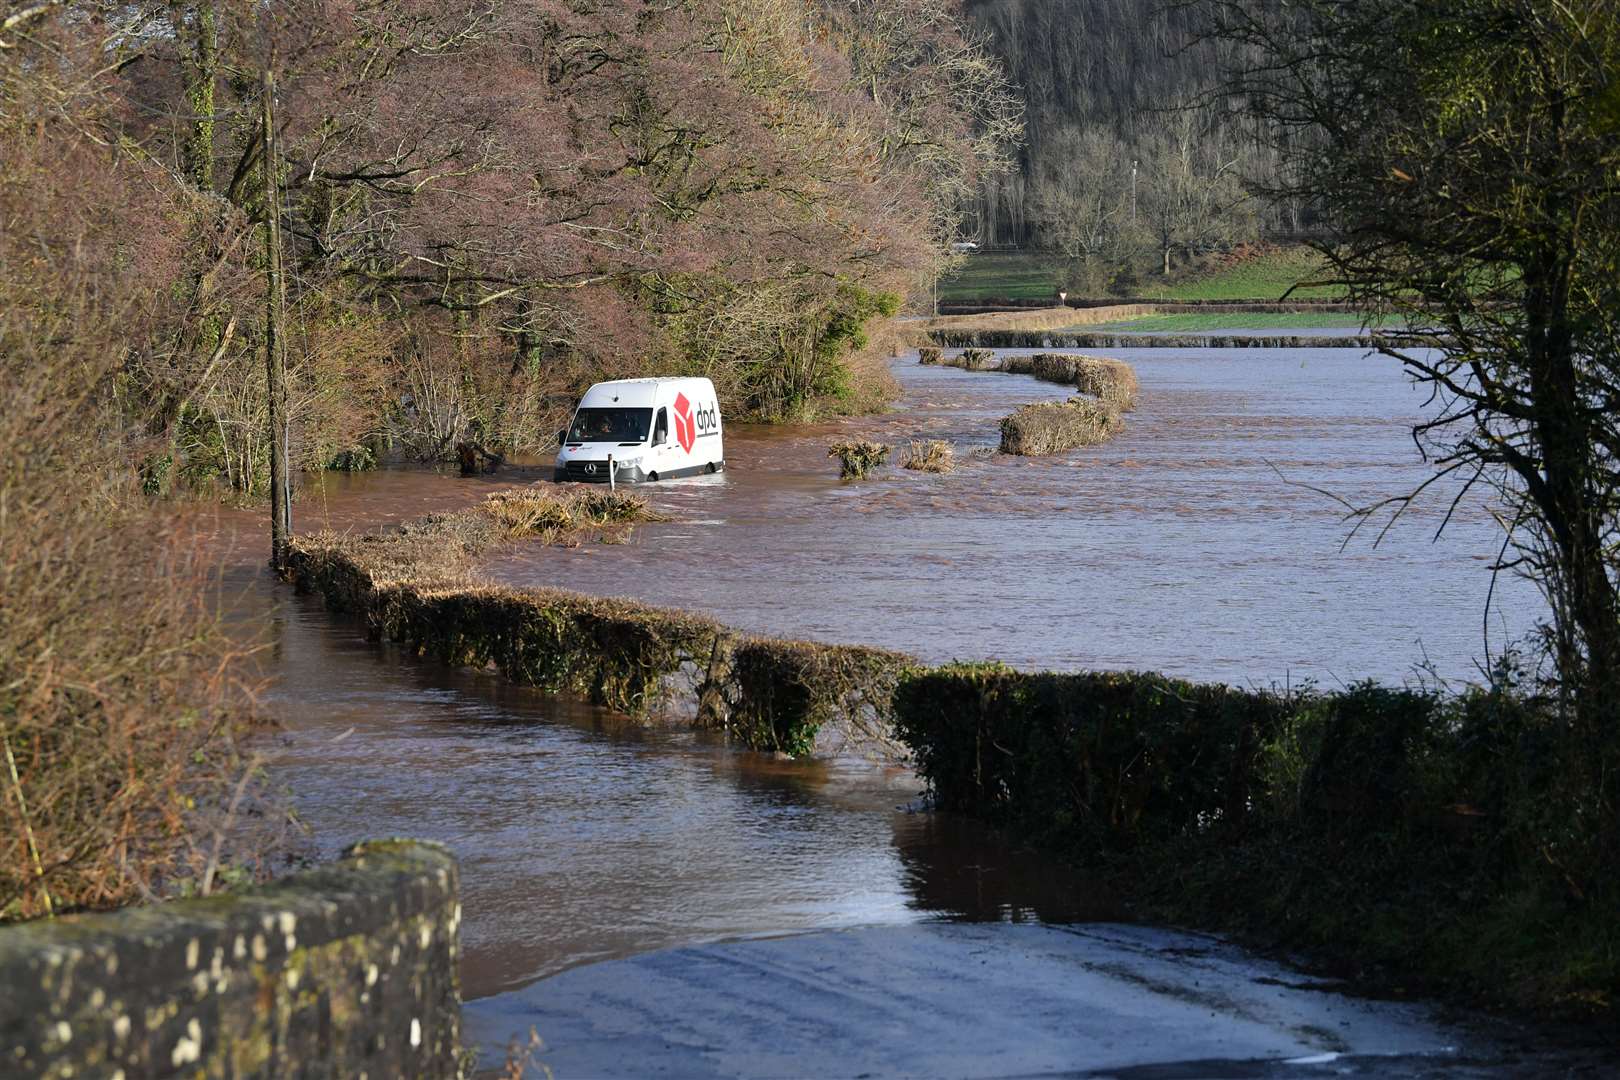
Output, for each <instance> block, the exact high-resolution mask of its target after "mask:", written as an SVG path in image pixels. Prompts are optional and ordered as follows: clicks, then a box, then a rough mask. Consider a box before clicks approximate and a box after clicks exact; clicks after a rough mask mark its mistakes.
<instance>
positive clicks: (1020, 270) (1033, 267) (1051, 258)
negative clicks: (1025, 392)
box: [939, 248, 1343, 303]
mask: <svg viewBox="0 0 1620 1080" xmlns="http://www.w3.org/2000/svg"><path fill="white" fill-rule="evenodd" d="M1067 265H1068V264H1067V260H1065V259H1064V258H1063V257H1062V256H1058V255H1053V254H1050V253H1046V252H1032V251H987V252H983V253H981V254H975V255H969V256H967V258H966V259H965V260H964V262H963V265H962V267H961V268H960V269H959V270H957V271H956V272H955V273H954V274H951V275H950V276H948V277H946V278H945V279H943V280H942V281H941V282H940V284H939V299H940V301H941V302H942V303H944V302H966V301H972V300H987V299H990V298H997V299H1005V300H1046V299H1051V300H1054V301H1055V300H1056V298H1057V293H1058V290H1059V289H1060V288H1062V287H1063V286H1064V282H1065V280H1066V279H1067V276H1068V270H1067ZM1320 268H1321V264H1320V263H1319V261H1318V260H1317V258H1316V256H1315V254H1314V253H1312V252H1310V251H1308V250H1306V249H1304V248H1282V249H1265V250H1262V251H1260V252H1258V253H1249V254H1246V255H1245V256H1243V257H1241V258H1233V259H1227V260H1217V261H1215V262H1213V263H1211V264H1209V265H1206V266H1205V267H1203V268H1201V269H1198V270H1194V271H1190V272H1185V273H1182V274H1180V275H1177V276H1173V277H1171V278H1168V279H1166V278H1163V277H1160V276H1158V275H1154V274H1141V275H1139V276H1138V277H1136V278H1135V280H1134V283H1133V284H1132V285H1131V286H1130V287H1129V288H1127V289H1123V290H1122V291H1121V295H1122V296H1126V295H1128V296H1130V297H1133V298H1141V299H1153V300H1181V301H1199V300H1265V301H1275V300H1280V299H1282V297H1283V296H1284V294H1288V295H1289V299H1291V300H1335V299H1338V298H1340V297H1341V296H1342V295H1343V291H1342V290H1341V289H1338V288H1336V287H1334V286H1311V287H1306V288H1296V286H1298V284H1299V283H1300V282H1302V281H1309V280H1311V279H1312V278H1313V277H1314V276H1315V275H1316V274H1318V273H1319V271H1320ZM1290 289H1293V292H1292V293H1289V290H1290ZM1071 291H1073V290H1071Z"/></svg>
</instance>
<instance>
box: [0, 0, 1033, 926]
mask: <svg viewBox="0 0 1620 1080" xmlns="http://www.w3.org/2000/svg"><path fill="white" fill-rule="evenodd" d="M953 10H954V9H953V8H952V6H951V5H950V3H948V2H947V0H823V2H817V0H685V2H674V3H668V4H646V3H641V2H639V0H485V2H480V3H478V4H446V3H441V2H438V0H202V2H196V3H182V2H177V0H176V2H167V0H166V2H156V0H153V2H145V3H116V2H97V0H0V293H3V295H4V297H5V302H4V305H3V306H0V365H3V369H0V743H3V749H4V754H3V755H0V760H3V762H4V764H5V767H6V768H5V771H4V772H3V773H0V786H3V788H4V790H5V792H6V794H5V797H4V798H0V837H4V838H5V849H4V857H3V858H0V921H3V920H5V919H8V918H16V917H27V916H30V915H37V914H42V913H46V912H48V911H50V910H52V906H53V904H54V905H56V906H57V907H62V906H67V907H77V906H108V905H116V904H120V903H126V902H129V901H132V900H138V899H141V898H143V897H151V896H153V895H161V894H163V893H166V892H173V891H176V890H183V889H201V890H203V891H206V890H207V889H208V888H209V887H210V886H211V884H212V883H216V882H217V874H218V873H219V872H220V868H221V866H222V865H223V862H229V861H230V860H229V859H228V858H227V857H226V856H225V855H223V854H222V849H221V844H222V842H223V838H224V837H225V836H227V834H228V833H229V831H230V830H228V829H226V828H224V826H223V825H221V824H219V816H220V815H224V816H225V817H227V818H229V817H232V816H235V815H237V814H238V811H239V810H242V809H243V808H244V807H246V806H248V805H251V804H252V803H253V796H252V792H253V791H254V790H255V785H254V784H253V783H251V782H250V781H251V779H252V777H253V775H254V764H253V761H252V760H251V757H250V756H247V755H245V754H244V753H243V752H242V750H241V747H242V745H243V743H242V739H241V736H242V735H243V734H244V731H245V728H244V724H245V722H246V720H247V718H248V717H250V716H251V709H250V708H248V707H247V706H246V705H245V704H244V703H245V701H246V698H245V696H244V695H243V694H242V693H241V692H240V691H241V689H242V688H240V687H238V686H236V685H235V682H234V679H235V676H234V674H233V673H234V672H236V671H238V670H239V668H238V667H237V666H236V665H234V664H233V663H232V662H231V656H230V646H229V643H228V642H226V641H225V640H224V639H223V638H222V637H221V635H220V634H219V632H218V630H217V628H216V627H215V626H214V623H213V620H212V617H211V615H210V613H209V611H208V610H207V609H206V605H205V601H204V597H205V595H206V589H205V587H204V586H205V578H206V574H207V563H206V560H199V559H194V558H191V557H189V556H188V554H187V544H186V543H185V540H184V537H185V536H186V535H187V533H188V530H187V529H186V528H185V523H184V519H183V516H182V517H180V518H177V516H176V515H177V514H183V511H184V508H185V506H186V505H187V500H186V499H185V498H165V497H166V496H174V495H179V496H184V495H187V494H196V495H200V496H201V497H202V498H203V499H205V500H206V499H210V498H214V497H219V496H224V497H226V498H230V499H236V500H241V501H247V502H253V501H257V500H259V499H261V498H262V497H263V495H264V493H265V491H266V489H267V487H268V483H269V477H268V474H269V452H268V450H269V447H268V437H269V427H270V424H269V406H270V400H269V394H268V392H267V382H268V380H267V378H266V357H267V353H269V352H272V350H267V349H266V347H265V346H266V332H267V326H268V325H269V323H270V316H271V313H272V312H274V313H275V315H276V317H277V319H278V321H280V322H282V323H284V326H285V333H284V334H283V335H281V340H282V342H283V344H284V352H285V359H286V365H287V371H288V390H287V401H286V406H287V408H286V411H285V413H284V414H283V415H285V416H286V418H287V420H288V428H289V429H290V432H291V455H292V461H291V465H292V468H293V469H294V470H295V471H297V470H305V471H308V470H319V469H323V468H363V467H368V466H369V465H371V464H373V463H375V462H377V461H378V460H379V459H380V458H383V457H386V456H394V457H403V458H406V459H416V460H422V461H434V460H439V459H442V458H444V457H446V456H447V455H449V454H451V453H453V452H454V449H455V447H456V445H457V444H458V443H463V442H470V443H476V444H478V445H480V446H482V447H484V448H487V449H489V450H491V451H492V452H497V453H511V452H522V451H544V450H546V449H549V447H550V446H551V445H552V443H551V440H552V439H553V438H554V433H555V432H556V430H557V429H558V428H559V427H560V426H561V423H562V421H563V419H564V417H565V416H566V413H567V411H568V410H569V409H570V408H571V407H572V404H573V402H574V401H575V400H576V397H575V395H576V394H577V393H578V391H579V390H580V389H581V388H582V387H583V386H584V385H587V384H589V383H590V382H592V381H595V380H598V379H603V378H612V377H620V376H630V375H644V374H650V373H654V372H657V373H688V374H703V375H708V376H711V377H712V378H713V379H714V380H715V382H716V383H717V384H718V386H719V388H720V390H721V394H722V398H723V400H724V402H725V407H726V409H727V413H728V415H729V416H730V417H732V418H739V417H754V418H765V419H770V418H785V417H793V416H802V415H804V414H806V413H809V412H812V411H824V410H836V409H851V408H858V407H861V406H862V405H863V401H862V396H863V395H866V396H867V398H868V400H867V401H866V402H864V403H865V404H870V403H871V400H870V399H871V398H872V395H874V393H875V391H874V389H873V387H872V386H871V385H870V384H869V383H863V381H862V378H861V372H860V370H859V368H858V366H857V364H858V361H859V360H860V359H861V356H862V352H861V350H862V347H863V344H864V343H865V338H866V335H867V326H868V324H869V323H871V322H872V321H873V320H874V318H875V317H878V316H881V315H882V314H884V313H892V312H893V311H894V310H895V308H896V306H897V305H898V304H900V303H901V302H902V301H903V299H904V297H905V296H906V295H907V294H908V293H910V292H912V291H914V290H917V289H919V288H921V287H922V286H923V285H925V284H926V283H928V282H930V281H931V280H932V277H933V275H934V273H935V271H936V270H937V269H938V267H939V266H940V265H941V262H942V260H943V259H944V258H945V255H944V253H945V251H946V250H947V241H948V240H949V239H950V238H951V237H952V236H954V235H956V234H957V230H958V227H959V221H958V214H959V210H960V208H961V207H962V206H964V205H966V204H967V203H969V202H970V201H971V199H972V194H973V192H974V191H975V190H976V186H977V184H978V183H979V182H980V179H981V177H982V176H983V175H985V174H987V173H992V172H994V171H996V170H997V169H999V168H1002V167H1003V165H1004V162H1005V161H1006V155H1007V153H1008V148H1009V147H1010V146H1012V145H1013V144H1015V143H1016V140H1017V138H1018V134H1019V122H1020V121H1019V109H1018V103H1017V101H1016V99H1015V98H1014V97H1013V96H1012V95H1011V94H1010V93H1009V91H1008V87H1007V85H1006V83H1005V80H1004V79H1003V77H1002V75H1001V73H1000V69H999V67H998V66H997V65H996V64H995V63H994V62H993V61H992V60H991V59H990V58H988V57H987V55H986V54H985V53H984V52H983V51H982V49H981V48H980V47H979V46H977V45H976V44H975V43H974V42H973V41H972V40H970V38H969V36H968V35H967V34H966V33H964V29H963V26H962V25H961V24H960V23H959V21H958V19H957V17H956V16H955V15H954V14H953ZM272 85H273V87H274V92H273V93H271V92H269V91H268V90H267V87H270V86H272ZM267 114H268V115H269V118H270V120H271V123H269V124H266V122H265V121H266V116H267ZM267 128H268V129H269V131H270V132H271V133H272V134H273V138H270V139H267V138H266V130H267ZM272 207H277V208H278V209H277V210H272V209H271V208H272ZM272 222H274V223H275V224H277V225H278V226H279V232H280V234H281V240H282V242H281V244H280V245H279V246H276V245H272V244H271V242H270V239H269V238H270V236H271V235H272V230H271V229H270V227H269V225H270V224H271V223H272ZM277 254H279V257H280V258H279V261H280V262H282V263H283V264H284V267H285V273H284V274H283V275H282V277H281V279H280V286H279V287H274V286H273V285H272V282H273V281H274V280H275V279H274V276H273V275H272V274H271V273H270V272H269V271H270V269H271V267H272V265H273V263H274V262H276V261H277V260H276V259H274V258H272V256H273V255H277ZM869 351H870V350H869ZM879 371H880V372H881V367H880V366H879ZM154 582H162V583H163V584H162V587H161V588H154V587H153V585H154Z"/></svg>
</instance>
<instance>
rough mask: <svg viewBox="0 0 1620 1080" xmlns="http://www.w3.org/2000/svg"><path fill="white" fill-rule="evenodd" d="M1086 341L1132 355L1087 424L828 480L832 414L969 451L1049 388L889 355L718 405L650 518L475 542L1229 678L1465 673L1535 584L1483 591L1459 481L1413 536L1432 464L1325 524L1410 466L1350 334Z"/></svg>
mask: <svg viewBox="0 0 1620 1080" xmlns="http://www.w3.org/2000/svg"><path fill="white" fill-rule="evenodd" d="M1003 352H1009V350H1003ZM1101 355H1109V356H1117V357H1119V358H1121V359H1124V360H1126V361H1128V362H1129V363H1130V364H1131V365H1132V366H1133V367H1134V368H1135V369H1136V371H1137V374H1138V376H1139V378H1140V379H1141V383H1142V402H1141V405H1140V406H1139V408H1138V410H1137V411H1136V412H1135V413H1134V414H1132V415H1131V416H1130V417H1129V419H1128V421H1127V427H1126V431H1125V433H1124V435H1123V436H1121V437H1120V438H1119V439H1117V440H1116V441H1114V442H1112V443H1110V444H1108V445H1106V446H1103V447H1098V448H1093V449H1088V450H1083V451H1079V452H1076V453H1074V454H1070V455H1066V456H1063V457H1057V458H1046V459H1028V458H1014V457H1000V456H992V457H989V458H987V459H984V460H980V461H972V460H969V461H968V462H967V463H966V464H964V466H963V467H962V468H960V469H958V470H957V471H956V472H954V473H951V474H949V475H945V476H935V475H928V474H922V473H915V472H908V471H905V470H902V469H896V468H891V469H888V470H885V471H884V472H883V473H880V474H878V476H877V478H874V479H869V480H867V481H864V482H861V483H843V482H840V481H839V480H838V478H837V468H836V463H834V462H830V461H828V460H827V458H826V444H827V442H828V441H829V440H830V439H832V438H834V437H841V436H844V435H847V434H853V435H859V436H863V437H871V438H876V439H880V440H882V441H885V442H890V443H897V444H898V443H903V442H904V441H905V440H906V439H908V438H913V437H921V438H938V439H949V440H951V441H953V442H954V443H955V444H956V445H957V448H958V452H959V454H961V455H963V456H966V457H971V451H972V450H973V449H974V448H984V449H989V448H993V447H994V446H995V445H996V444H997V442H998V440H999V435H998V427H997V425H998V423H999V421H1000V419H1001V418H1002V417H1003V416H1006V415H1007V414H1008V413H1010V412H1012V411H1013V410H1014V409H1016V408H1017V407H1018V406H1019V405H1021V404H1024V403H1027V402H1031V401H1045V400H1054V401H1055V400H1062V399H1063V398H1064V397H1065V396H1066V394H1067V391H1066V389H1065V388H1064V387H1060V386H1056V385H1053V384H1050V383H1042V382H1039V381H1037V380H1035V379H1034V378H1031V377H1029V376H1024V375H1002V374H997V373H976V372H965V371H961V370H958V369H956V368H947V367H923V366H920V365H918V364H916V363H915V360H914V357H907V358H903V359H901V360H900V361H897V362H896V364H895V367H894V371H895V374H896V375H897V376H898V377H899V379H900V381H901V383H902V385H903V386H904V388H905V394H904V397H903V399H902V400H901V402H900V403H899V409H898V411H896V412H894V413H891V414H889V415H887V416H883V417H879V418H871V419H863V420H859V421H853V422H849V423H846V424H840V425H826V426H815V427H798V428H779V429H750V428H745V427H737V426H734V427H732V428H731V429H729V430H728V432H727V442H726V456H727V461H728V465H729V469H728V471H727V472H726V473H724V474H722V475H719V476H715V477H706V478H702V479H697V480H690V481H682V482H678V483H671V484H666V485H648V486H647V487H646V488H645V489H643V490H645V492H646V493H647V495H648V496H649V498H650V499H651V500H652V501H653V503H654V504H655V505H656V506H657V507H658V508H659V509H661V510H664V511H666V512H668V513H670V514H671V515H672V516H674V517H675V518H677V521H676V522H674V523H672V524H664V525H651V526H648V527H645V528H643V529H641V530H640V531H639V532H638V534H637V536H636V538H635V539H634V540H633V541H632V542H631V543H630V544H627V545H623V546H615V547H604V546H601V545H594V546H585V547H581V548H577V549H573V550H564V549H560V548H539V547H532V548H525V549H520V550H517V551H514V552H511V553H508V554H505V555H503V556H501V557H500V558H497V559H495V560H494V561H493V562H491V563H490V565H489V566H488V567H487V569H488V571H489V572H490V573H491V574H492V575H493V576H495V577H497V578H500V579H502V580H505V581H510V582H513V583H516V584H555V585H560V586H562V587H565V588H569V589H575V590H579V591H583V592H593V593H599V594H605V595H614V596H626V597H632V598H636V599H640V600H645V601H650V602H653V603H657V604H662V605H667V606H672V607H679V608H686V609H689V610H694V611H701V612H705V613H707V614H711V615H714V616H716V617H718V618H719V619H720V620H721V621H723V622H726V623H728V624H730V625H732V626H735V627H737V628H739V629H743V630H747V631H752V632H757V633H767V634H776V635H785V636H790V637H804V638H810V639H814V640H820V641H835V642H848V643H855V644H870V645H884V646H888V647H891V648H895V649H900V650H902V651H905V652H909V653H912V654H914V655H917V656H919V657H921V658H922V659H924V660H928V661H935V662H940V661H949V660H981V659H996V660H1001V661H1004V662H1006V663H1009V664H1013V665H1015V666H1018V667H1027V668H1051V669H1057V670H1075V669H1088V668H1108V669H1123V668H1133V669H1141V670H1158V671H1163V672H1165V673H1167V674H1171V675H1176V676H1180V677H1183V678H1188V679H1195V680H1218V681H1223V682H1230V683H1235V684H1239V685H1250V684H1258V685H1267V686H1269V685H1278V686H1281V685H1288V684H1292V685H1295V686H1298V685H1299V684H1300V683H1301V682H1302V681H1305V680H1315V681H1316V682H1317V683H1319V684H1321V685H1323V686H1327V687H1334V686H1337V685H1340V684H1342V683H1348V682H1351V681H1355V680H1359V679H1367V678H1372V679H1378V680H1380V681H1384V682H1390V683H1400V682H1404V681H1407V680H1409V679H1410V678H1412V677H1413V675H1414V671H1415V669H1416V668H1418V667H1419V666H1420V665H1429V666H1431V667H1432V669H1433V671H1434V672H1436V673H1437V674H1439V675H1440V676H1442V677H1444V678H1447V679H1465V680H1466V679H1470V678H1477V675H1478V672H1477V668H1476V666H1475V665H1476V660H1477V659H1478V658H1481V657H1483V656H1484V655H1486V651H1487V647H1488V648H1489V649H1490V650H1491V651H1492V652H1493V653H1494V652H1496V651H1499V650H1500V649H1501V647H1502V646H1503V645H1504V644H1505V643H1507V642H1508V641H1511V640H1513V639H1515V638H1518V637H1521V636H1522V635H1523V634H1524V633H1525V632H1527V631H1528V630H1529V629H1530V627H1531V626H1532V624H1533V622H1534V620H1535V618H1536V617H1537V615H1538V613H1539V612H1540V611H1541V610H1542V608H1541V601H1540V599H1539V597H1538V596H1537V595H1536V593H1535V591H1534V590H1533V589H1532V588H1531V587H1530V586H1528V585H1527V584H1526V583H1525V582H1522V581H1519V580H1510V579H1508V578H1506V577H1504V578H1503V579H1502V580H1500V581H1499V582H1498V583H1497V588H1496V594H1495V599H1494V603H1493V604H1492V606H1491V609H1490V611H1489V613H1488V614H1487V611H1486V603H1485V602H1486V596H1487V593H1488V591H1489V589H1490V585H1491V574H1490V570H1489V566H1490V564H1491V561H1492V559H1493V558H1494V557H1495V556H1496V554H1497V552H1498V550H1499V549H1500V547H1501V542H1502V534H1501V531H1500V529H1499V528H1498V526H1497V525H1496V523H1495V522H1494V521H1493V520H1492V519H1491V518H1490V517H1489V515H1488V513H1487V512H1486V509H1485V507H1484V506H1483V505H1481V504H1480V503H1479V502H1477V501H1476V502H1473V503H1470V504H1468V505H1465V506H1463V507H1461V508H1460V509H1459V513H1458V514H1457V516H1456V517H1455V519H1454V520H1453V521H1452V522H1451V524H1450V525H1449V526H1448V528H1447V529H1446V532H1445V534H1444V535H1443V536H1442V537H1441V538H1440V539H1439V540H1438V541H1437V542H1436V541H1434V531H1435V528H1436V527H1437V525H1438V524H1439V522H1440V520H1441V518H1442V517H1443V514H1444V512H1445V510H1446V508H1447V505H1448V503H1449V501H1450V499H1449V493H1447V492H1446V491H1444V490H1443V489H1442V490H1437V491H1435V492H1432V493H1431V494H1430V496H1429V497H1428V498H1427V499H1425V500H1424V502H1423V503H1421V504H1420V505H1419V506H1417V507H1416V508H1415V509H1414V510H1412V511H1411V512H1409V513H1408V514H1407V515H1406V516H1405V517H1403V519H1402V521H1401V522H1399V523H1398V524H1397V525H1396V526H1395V527H1394V528H1393V529H1392V530H1390V531H1389V533H1388V535H1387V536H1385V537H1384V539H1383V541H1382V543H1380V544H1378V545H1377V546H1376V547H1375V546H1374V545H1373V543H1372V537H1373V536H1374V535H1375V534H1376V532H1377V529H1376V528H1369V529H1366V530H1364V531H1363V534H1362V535H1361V536H1360V537H1358V538H1356V539H1353V540H1351V541H1350V542H1349V544H1348V545H1347V546H1346V544H1345V541H1346V538H1347V537H1348V536H1349V533H1350V529H1351V526H1350V525H1349V524H1347V523H1346V522H1345V520H1344V517H1345V511H1344V507H1343V506H1341V505H1340V504H1339V503H1337V502H1335V501H1334V500H1333V499H1331V498H1329V497H1328V496H1327V495H1324V494H1322V492H1323V491H1325V492H1329V493H1331V494H1332V495H1334V496H1337V497H1338V498H1340V499H1343V500H1345V501H1346V502H1348V503H1350V504H1353V505H1364V504H1369V503H1372V502H1374V501H1376V500H1378V499H1382V498H1387V497H1390V496H1396V495H1400V494H1402V493H1404V492H1406V491H1408V490H1411V489H1412V488H1413V487H1414V486H1415V485H1416V484H1418V483H1419V482H1421V481H1422V479H1423V478H1424V477H1425V476H1427V475H1428V472H1427V469H1426V467H1425V466H1424V465H1423V464H1422V462H1421V460H1420V458H1419V456H1418V453H1417V450H1416V448H1415V447H1414V445H1413V443H1412V440H1411V437H1410V430H1411V426H1412V423H1413V421H1414V420H1415V419H1416V418H1418V417H1420V416H1421V415H1423V413H1424V394H1423V392H1422V391H1420V390H1418V389H1417V388H1415V387H1413V386H1412V385H1410V384H1409V383H1408V382H1407V381H1406V379H1405V378H1404V376H1402V375H1401V374H1400V373H1399V371H1398V370H1396V369H1395V367H1394V364H1393V361H1389V360H1387V359H1383V358H1380V357H1376V356H1366V355H1364V354H1363V353H1362V352H1361V351H1359V350H1355V349H1328V350H1289V349H1277V350H1274V349H1259V350H1224V349H1198V350H1185V351H1181V350H1160V349H1134V350H1114V351H1109V352H1106V353H1102V354H1101ZM1312 488H1316V489H1321V490H1320V491H1317V490H1310V489H1312ZM1383 520H1384V519H1379V524H1380V525H1381V524H1382V522H1383ZM1487 633H1488V635H1489V636H1488V638H1487Z"/></svg>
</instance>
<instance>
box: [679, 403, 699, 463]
mask: <svg viewBox="0 0 1620 1080" xmlns="http://www.w3.org/2000/svg"><path fill="white" fill-rule="evenodd" d="M675 441H676V442H678V443H680V444H681V449H682V450H685V451H686V452H687V453H688V454H690V453H691V452H692V444H693V443H695V442H697V424H696V423H695V422H694V421H693V419H692V403H691V402H690V401H687V400H686V395H685V394H676V395H675Z"/></svg>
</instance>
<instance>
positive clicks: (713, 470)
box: [709, 461, 725, 476]
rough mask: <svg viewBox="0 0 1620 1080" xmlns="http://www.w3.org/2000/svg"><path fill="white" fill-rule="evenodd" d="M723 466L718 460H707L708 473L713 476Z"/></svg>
mask: <svg viewBox="0 0 1620 1080" xmlns="http://www.w3.org/2000/svg"><path fill="white" fill-rule="evenodd" d="M723 468H725V466H723V465H721V464H720V463H719V462H718V461H711V462H709V475H710V476H713V475H714V474H715V473H717V472H719V471H720V470H721V469H723Z"/></svg>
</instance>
